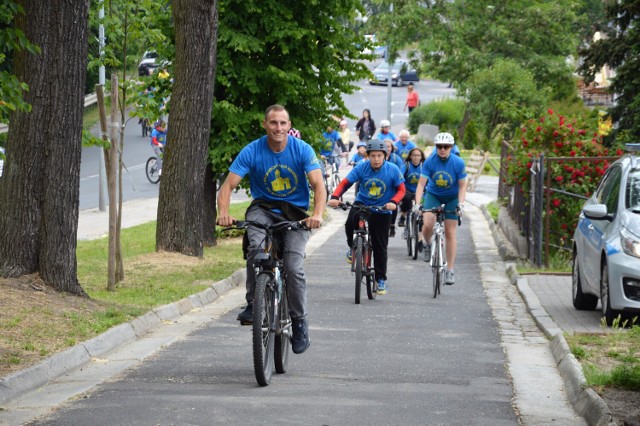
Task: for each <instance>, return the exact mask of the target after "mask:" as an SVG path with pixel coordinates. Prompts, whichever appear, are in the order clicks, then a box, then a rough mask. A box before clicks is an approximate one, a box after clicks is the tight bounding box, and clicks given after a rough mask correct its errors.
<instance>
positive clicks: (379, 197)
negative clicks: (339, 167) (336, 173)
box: [347, 161, 404, 214]
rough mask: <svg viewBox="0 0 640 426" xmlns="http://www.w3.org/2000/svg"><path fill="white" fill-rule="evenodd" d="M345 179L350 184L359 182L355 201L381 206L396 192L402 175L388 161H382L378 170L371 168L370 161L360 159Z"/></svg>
mask: <svg viewBox="0 0 640 426" xmlns="http://www.w3.org/2000/svg"><path fill="white" fill-rule="evenodd" d="M347 180H348V181H349V182H350V183H351V184H354V183H356V182H359V185H358V193H357V194H356V199H355V201H356V202H359V203H362V204H364V205H365V206H383V205H385V204H387V203H388V202H389V201H391V198H392V197H393V196H394V195H395V194H396V188H397V187H398V185H400V184H401V183H402V182H404V176H402V173H400V169H399V168H398V167H397V166H396V165H395V164H393V163H390V162H388V161H385V162H384V163H382V167H380V170H378V171H374V170H373V168H371V162H370V161H361V162H359V163H358V164H357V165H356V166H355V167H354V168H353V169H352V170H351V171H350V172H349V174H348V175H347ZM385 213H386V212H385ZM389 214H391V211H389Z"/></svg>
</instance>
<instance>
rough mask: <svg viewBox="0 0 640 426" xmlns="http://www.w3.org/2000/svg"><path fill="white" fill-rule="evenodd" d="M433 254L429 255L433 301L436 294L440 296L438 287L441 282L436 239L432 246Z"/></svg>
mask: <svg viewBox="0 0 640 426" xmlns="http://www.w3.org/2000/svg"><path fill="white" fill-rule="evenodd" d="M433 250H434V252H433V253H431V256H432V257H431V259H432V266H431V271H432V272H433V298H434V299H435V298H436V297H437V296H438V294H440V285H441V281H442V274H443V269H444V268H443V267H442V265H439V264H438V263H439V259H440V244H437V238H436V240H435V241H434V244H433Z"/></svg>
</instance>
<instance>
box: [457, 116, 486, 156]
mask: <svg viewBox="0 0 640 426" xmlns="http://www.w3.org/2000/svg"><path fill="white" fill-rule="evenodd" d="M457 143H458V145H459V146H460V148H464V149H475V148H480V149H482V150H483V151H487V150H486V149H484V147H482V146H480V138H479V137H478V128H477V127H476V122H475V121H473V120H471V121H469V122H468V123H467V127H466V128H465V129H464V137H463V138H462V141H457Z"/></svg>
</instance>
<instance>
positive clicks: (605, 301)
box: [600, 263, 618, 326]
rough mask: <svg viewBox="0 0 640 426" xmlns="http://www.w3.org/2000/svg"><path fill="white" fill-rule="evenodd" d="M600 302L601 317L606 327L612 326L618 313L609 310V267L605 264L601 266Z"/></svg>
mask: <svg viewBox="0 0 640 426" xmlns="http://www.w3.org/2000/svg"><path fill="white" fill-rule="evenodd" d="M600 302H601V304H602V316H603V317H604V320H605V321H606V323H607V325H609V326H611V325H613V321H614V320H615V319H616V317H617V316H618V311H614V310H613V309H611V288H610V287H609V267H608V266H607V264H606V263H605V264H604V265H602V272H601V274H600Z"/></svg>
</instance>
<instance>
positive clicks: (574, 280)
mask: <svg viewBox="0 0 640 426" xmlns="http://www.w3.org/2000/svg"><path fill="white" fill-rule="evenodd" d="M578 263H579V262H578V253H577V252H576V251H574V252H573V267H572V269H571V291H572V295H573V307H574V308H576V309H577V310H579V311H587V310H588V311H590V310H593V309H595V308H596V306H597V305H598V298H597V297H596V296H594V295H592V294H585V293H583V292H582V280H581V279H580V269H579V265H578Z"/></svg>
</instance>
